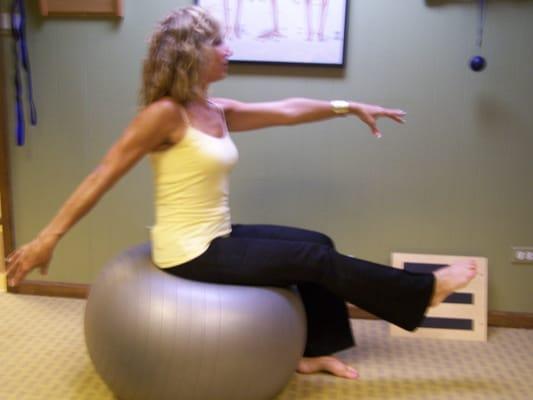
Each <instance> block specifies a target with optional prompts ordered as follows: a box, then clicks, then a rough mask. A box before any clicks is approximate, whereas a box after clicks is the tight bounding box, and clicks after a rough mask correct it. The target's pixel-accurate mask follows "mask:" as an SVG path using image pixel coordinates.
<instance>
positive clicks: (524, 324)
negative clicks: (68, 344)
mask: <svg viewBox="0 0 533 400" xmlns="http://www.w3.org/2000/svg"><path fill="white" fill-rule="evenodd" d="M89 290H90V285H87V284H82V283H64V282H43V281H24V282H22V283H21V284H20V285H19V286H18V287H16V288H14V289H12V292H13V293H18V294H31V295H37V296H53V297H71V298H77V299H85V298H87V296H88V295H89ZM348 312H349V315H350V318H357V319H378V318H377V317H376V316H375V315H372V314H370V313H368V312H366V311H363V310H361V309H360V308H358V307H355V306H354V305H352V304H348ZM488 323H489V326H498V327H505V328H525V329H533V313H518V312H508V311H489V315H488Z"/></svg>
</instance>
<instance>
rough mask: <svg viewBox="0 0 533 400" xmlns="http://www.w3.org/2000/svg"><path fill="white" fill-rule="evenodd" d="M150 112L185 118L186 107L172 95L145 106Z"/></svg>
mask: <svg viewBox="0 0 533 400" xmlns="http://www.w3.org/2000/svg"><path fill="white" fill-rule="evenodd" d="M145 111H146V112H148V113H150V114H160V115H161V116H168V117H173V118H180V117H181V118H184V113H185V108H184V107H183V105H181V104H180V103H178V102H176V100H174V99H172V98H171V97H162V98H160V99H159V100H156V101H154V102H153V103H150V104H149V105H147V106H146V107H145Z"/></svg>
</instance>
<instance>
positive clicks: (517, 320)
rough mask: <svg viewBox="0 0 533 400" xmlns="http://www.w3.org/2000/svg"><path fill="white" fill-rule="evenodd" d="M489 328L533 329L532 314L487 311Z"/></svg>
mask: <svg viewBox="0 0 533 400" xmlns="http://www.w3.org/2000/svg"><path fill="white" fill-rule="evenodd" d="M488 320H489V326H501V327H505V328H525V329H533V313H517V312H508V311H489V318H488Z"/></svg>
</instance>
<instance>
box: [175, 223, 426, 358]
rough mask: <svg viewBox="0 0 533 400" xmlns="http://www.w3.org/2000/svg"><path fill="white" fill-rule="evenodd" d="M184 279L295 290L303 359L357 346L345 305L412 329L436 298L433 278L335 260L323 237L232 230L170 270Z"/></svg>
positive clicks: (280, 230) (258, 228)
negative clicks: (302, 314)
mask: <svg viewBox="0 0 533 400" xmlns="http://www.w3.org/2000/svg"><path fill="white" fill-rule="evenodd" d="M165 271H168V272H170V273H172V274H175V275H177V276H180V277H182V278H186V279H193V280H199V281H203V282H211V283H227V284H242V285H258V286H289V285H296V286H297V287H298V290H299V291H300V294H301V296H302V301H303V303H304V306H305V309H306V315H307V322H308V332H307V344H306V349H305V352H304V355H305V356H309V357H312V356H319V355H326V354H331V353H334V352H336V351H339V350H343V349H345V348H348V347H350V346H353V344H354V341H353V337H352V333H351V330H350V325H349V321H348V315H347V310H346V306H345V301H349V302H350V303H352V304H355V305H357V306H358V307H361V308H362V309H364V310H366V311H368V312H370V313H372V314H374V315H376V316H378V317H380V318H382V319H384V320H386V321H389V322H391V323H393V324H395V325H398V326H400V327H402V328H404V329H407V330H414V329H415V328H416V327H417V326H418V325H419V324H420V322H421V321H422V319H423V317H424V313H425V310H426V308H427V306H428V305H429V302H430V300H431V296H432V293H433V285H434V276H433V274H416V273H411V272H407V271H404V270H398V269H395V268H391V267H387V266H384V265H379V264H375V263H372V262H369V261H364V260H359V259H357V258H353V257H349V256H345V255H342V254H340V253H338V252H337V251H336V250H335V247H334V245H333V241H332V240H331V239H330V238H329V237H327V236H326V235H323V234H321V233H317V232H312V231H308V230H304V229H298V228H288V227H282V226H272V225H233V230H232V233H231V235H230V236H229V237H224V238H217V239H215V240H213V241H212V242H211V245H210V246H209V248H208V249H207V251H206V252H204V253H203V254H202V255H200V256H199V257H197V258H195V259H193V260H191V261H188V262H187V263H184V264H181V265H178V266H176V267H173V268H169V269H166V270H165Z"/></svg>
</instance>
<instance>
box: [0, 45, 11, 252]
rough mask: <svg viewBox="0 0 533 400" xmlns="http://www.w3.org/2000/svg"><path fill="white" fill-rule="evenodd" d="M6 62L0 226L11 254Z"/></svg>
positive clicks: (0, 108)
mask: <svg viewBox="0 0 533 400" xmlns="http://www.w3.org/2000/svg"><path fill="white" fill-rule="evenodd" d="M0 54H4V46H3V43H2V41H0ZM4 63H5V61H4V58H3V57H2V61H0V195H1V198H2V201H1V203H2V204H1V205H2V213H1V218H0V224H1V225H2V227H3V233H4V252H5V254H6V255H7V254H9V253H10V252H11V251H12V250H13V241H14V240H13V218H12V213H11V210H12V208H11V186H10V169H9V142H8V134H9V132H8V124H7V115H8V114H7V102H6V89H5V88H6V75H5V65H4Z"/></svg>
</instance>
